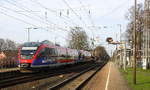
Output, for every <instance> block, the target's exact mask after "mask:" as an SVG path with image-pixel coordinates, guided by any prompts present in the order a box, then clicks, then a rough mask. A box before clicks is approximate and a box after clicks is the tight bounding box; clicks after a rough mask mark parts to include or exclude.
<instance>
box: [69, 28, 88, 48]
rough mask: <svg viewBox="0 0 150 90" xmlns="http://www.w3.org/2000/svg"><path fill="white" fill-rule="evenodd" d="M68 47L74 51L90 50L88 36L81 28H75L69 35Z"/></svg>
mask: <svg viewBox="0 0 150 90" xmlns="http://www.w3.org/2000/svg"><path fill="white" fill-rule="evenodd" d="M68 38H69V41H68V47H69V48H73V49H80V50H88V49H89V41H88V36H87V34H86V32H85V31H83V30H82V28H81V27H74V28H72V29H71V31H70V32H69V35H68Z"/></svg>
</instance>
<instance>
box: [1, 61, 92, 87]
mask: <svg viewBox="0 0 150 90" xmlns="http://www.w3.org/2000/svg"><path fill="white" fill-rule="evenodd" d="M90 65H91V63H87V64H83V65H81V66H80V65H78V67H69V68H68V67H64V68H62V69H58V70H51V71H49V72H45V73H33V74H25V75H24V74H23V75H20V76H19V75H18V76H16V77H10V76H9V77H10V78H9V77H7V78H5V79H1V80H0V89H1V88H6V87H9V86H13V85H16V84H22V83H27V82H31V81H35V80H40V79H44V78H49V77H53V76H56V75H61V74H66V73H72V72H79V71H80V70H84V69H86V68H87V67H89V66H90Z"/></svg>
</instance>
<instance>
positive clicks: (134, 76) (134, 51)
mask: <svg viewBox="0 0 150 90" xmlns="http://www.w3.org/2000/svg"><path fill="white" fill-rule="evenodd" d="M134 4H135V6H134V31H133V35H134V47H133V57H134V59H133V84H136V49H137V47H136V7H137V6H136V5H137V0H135V2H134Z"/></svg>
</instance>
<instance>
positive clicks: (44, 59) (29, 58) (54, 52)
mask: <svg viewBox="0 0 150 90" xmlns="http://www.w3.org/2000/svg"><path fill="white" fill-rule="evenodd" d="M90 57H91V54H90V52H88V51H83V50H77V49H69V48H64V47H60V46H58V45H54V44H52V43H51V42H49V41H47V40H45V41H42V42H27V43H24V44H23V45H21V46H20V48H19V50H18V59H19V65H18V66H19V67H20V71H21V72H28V71H37V70H39V69H41V68H54V67H59V66H63V65H68V64H75V63H80V62H87V61H91V59H90Z"/></svg>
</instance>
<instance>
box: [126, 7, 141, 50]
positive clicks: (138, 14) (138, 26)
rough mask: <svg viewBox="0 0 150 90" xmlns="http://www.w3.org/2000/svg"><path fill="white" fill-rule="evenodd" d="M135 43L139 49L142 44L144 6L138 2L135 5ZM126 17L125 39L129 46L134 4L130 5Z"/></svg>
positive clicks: (132, 26) (132, 27)
mask: <svg viewBox="0 0 150 90" xmlns="http://www.w3.org/2000/svg"><path fill="white" fill-rule="evenodd" d="M136 12H137V29H136V30H137V44H138V49H141V46H142V43H141V42H142V35H143V29H144V7H143V4H138V5H137V11H136ZM126 19H127V20H128V21H129V23H128V25H127V30H126V39H127V41H128V44H129V45H130V46H131V43H130V41H132V38H133V36H132V33H133V29H134V6H132V7H131V8H130V9H129V10H128V12H127V14H126Z"/></svg>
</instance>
